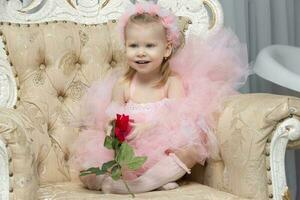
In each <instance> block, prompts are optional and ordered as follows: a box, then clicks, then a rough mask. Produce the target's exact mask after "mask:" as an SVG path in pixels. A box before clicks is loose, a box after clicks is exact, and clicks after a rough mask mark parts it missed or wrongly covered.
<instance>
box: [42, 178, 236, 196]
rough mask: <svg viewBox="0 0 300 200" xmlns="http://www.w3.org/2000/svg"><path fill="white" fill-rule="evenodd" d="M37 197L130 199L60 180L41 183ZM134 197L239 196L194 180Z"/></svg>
mask: <svg viewBox="0 0 300 200" xmlns="http://www.w3.org/2000/svg"><path fill="white" fill-rule="evenodd" d="M38 198H39V199H47V200H58V199H64V200H65V199H72V200H90V199H101V200H105V199H107V200H113V199H116V200H117V199H131V196H130V195H118V194H103V193H101V191H91V190H88V189H85V188H83V186H82V185H81V184H79V183H78V184H77V183H72V182H60V183H55V184H47V185H41V186H40V189H39V191H38ZM135 199H151V200H164V199H165V200H167V199H172V200H176V199H178V200H183V199H184V200H192V199H193V200H218V199H219V200H238V199H242V198H240V197H237V196H234V195H232V194H229V193H225V192H221V191H218V190H215V189H213V188H210V187H207V186H205V185H201V184H199V183H195V182H187V183H185V184H184V185H182V186H180V187H179V188H177V189H174V190H169V191H153V192H146V193H141V194H136V198H135Z"/></svg>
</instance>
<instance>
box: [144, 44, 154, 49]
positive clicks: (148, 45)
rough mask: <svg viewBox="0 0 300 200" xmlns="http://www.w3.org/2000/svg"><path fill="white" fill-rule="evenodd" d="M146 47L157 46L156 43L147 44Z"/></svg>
mask: <svg viewBox="0 0 300 200" xmlns="http://www.w3.org/2000/svg"><path fill="white" fill-rule="evenodd" d="M146 47H147V48H152V47H155V44H147V45H146Z"/></svg>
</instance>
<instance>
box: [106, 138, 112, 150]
mask: <svg viewBox="0 0 300 200" xmlns="http://www.w3.org/2000/svg"><path fill="white" fill-rule="evenodd" d="M112 144H113V139H112V137H110V136H106V137H105V140H104V146H105V147H106V148H108V149H112V148H113V145H112Z"/></svg>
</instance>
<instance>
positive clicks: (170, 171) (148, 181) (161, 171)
mask: <svg viewBox="0 0 300 200" xmlns="http://www.w3.org/2000/svg"><path fill="white" fill-rule="evenodd" d="M182 164H183V163H181V165H179V164H178V161H176V160H175V159H174V158H173V156H166V157H165V158H164V159H162V160H161V161H159V162H158V163H157V164H156V165H154V166H153V167H152V168H150V169H149V170H147V171H146V172H145V173H144V174H143V175H142V176H140V177H138V178H137V179H135V180H132V181H128V182H127V184H128V186H129V188H130V190H131V191H132V192H133V193H141V192H147V191H151V190H154V189H157V188H159V187H161V186H164V185H166V184H168V183H170V182H174V181H176V180H178V179H179V178H181V177H182V176H183V175H184V174H185V173H186V170H185V169H183V168H182ZM102 191H103V192H104V193H119V194H125V193H128V190H127V189H126V187H125V185H124V183H123V181H122V180H118V181H114V180H112V178H111V177H107V178H105V179H104V181H103V183H102Z"/></svg>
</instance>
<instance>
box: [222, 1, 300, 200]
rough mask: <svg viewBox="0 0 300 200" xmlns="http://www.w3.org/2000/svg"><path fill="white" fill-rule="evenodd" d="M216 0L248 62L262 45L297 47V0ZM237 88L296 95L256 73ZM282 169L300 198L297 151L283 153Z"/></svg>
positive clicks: (299, 26)
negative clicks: (241, 45)
mask: <svg viewBox="0 0 300 200" xmlns="http://www.w3.org/2000/svg"><path fill="white" fill-rule="evenodd" d="M219 1H220V2H221V4H222V6H223V9H224V15H225V26H228V27H231V28H232V29H233V30H234V31H235V32H236V34H237V35H238V36H239V38H240V40H241V41H242V42H246V43H247V46H248V53H249V61H250V62H253V61H254V60H255V58H256V56H257V54H258V52H259V51H260V50H261V49H262V48H264V47H266V46H268V45H271V44H283V45H291V46H300V0H219ZM299 63H300V58H299ZM299 67H300V64H299ZM241 91H242V92H267V93H274V94H285V95H293V96H298V97H300V93H297V92H295V91H291V90H289V89H287V88H283V87H280V86H278V85H275V84H272V83H270V82H268V81H265V80H263V79H262V78H260V77H258V76H256V75H252V76H251V77H250V79H249V81H248V83H247V85H246V86H245V87H244V88H242V90H241ZM296 166H298V171H296V168H297V167H296ZM286 169H287V170H286V171H287V179H288V185H289V188H290V191H291V192H292V195H293V199H300V152H299V151H296V152H295V151H288V152H287V154H286ZM297 182H298V186H297ZM297 189H298V191H297Z"/></svg>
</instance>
